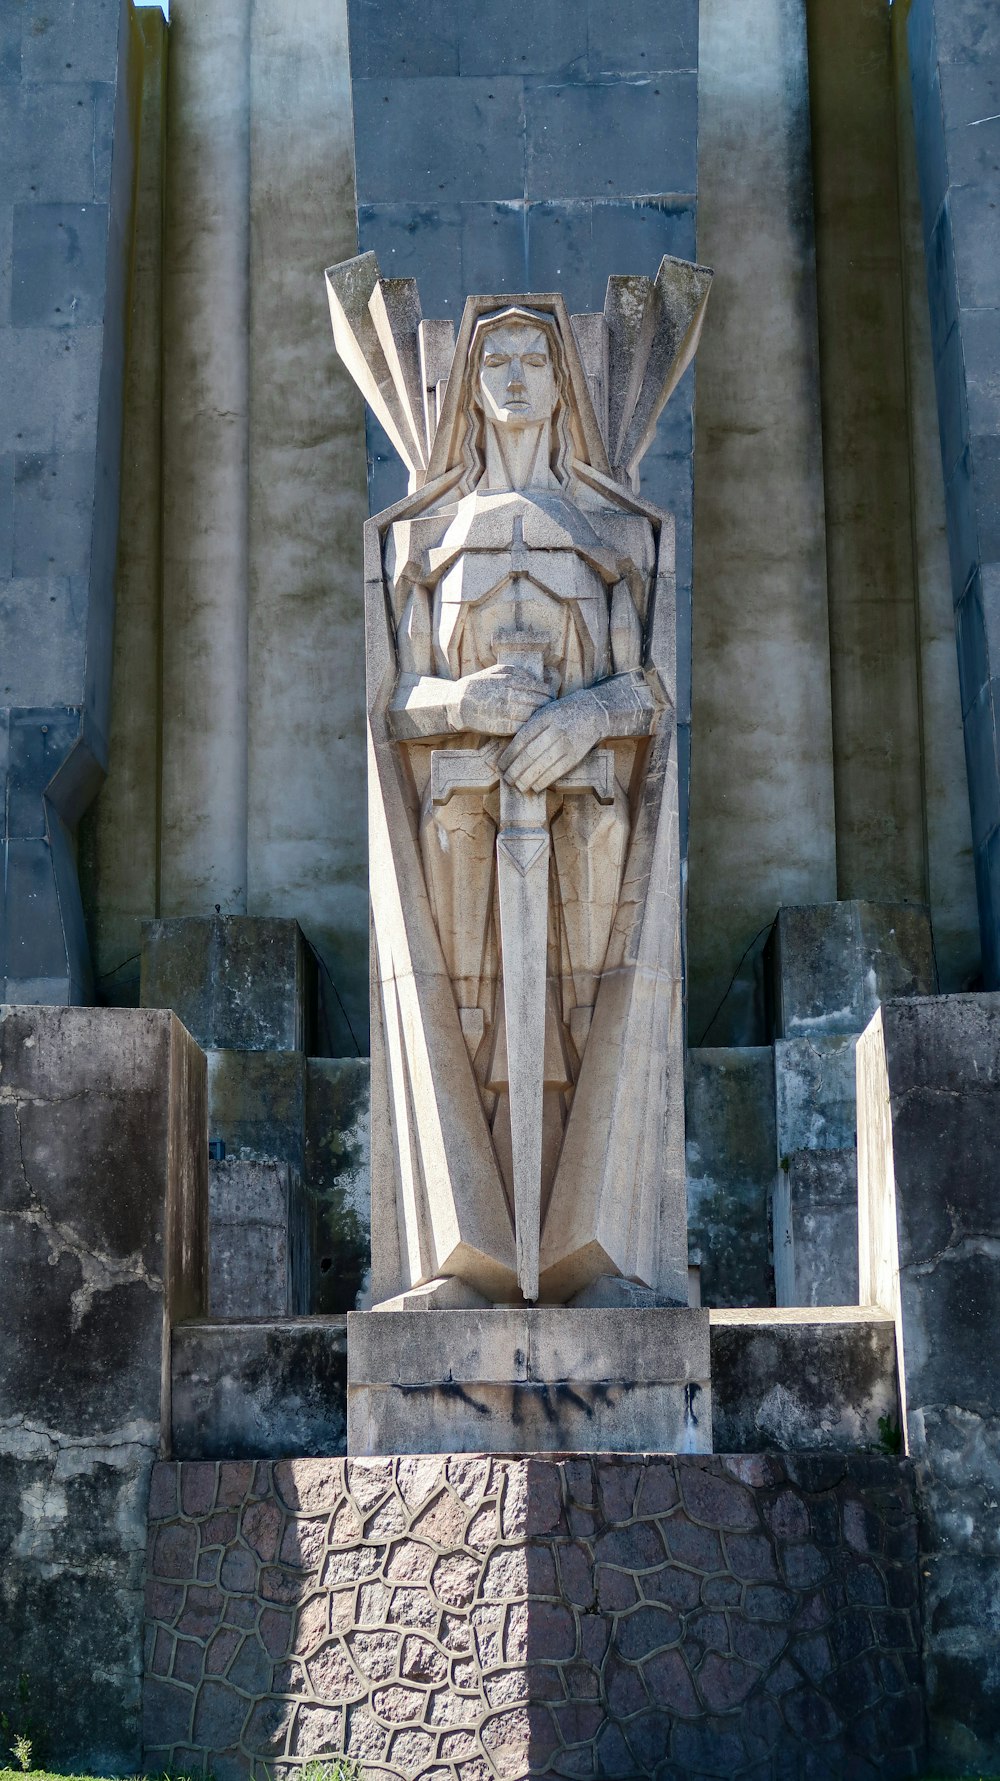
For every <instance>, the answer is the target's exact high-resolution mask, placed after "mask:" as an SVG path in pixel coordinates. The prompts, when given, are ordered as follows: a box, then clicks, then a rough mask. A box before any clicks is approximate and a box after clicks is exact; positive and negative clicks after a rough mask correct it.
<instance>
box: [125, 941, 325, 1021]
mask: <svg viewBox="0 0 1000 1781" xmlns="http://www.w3.org/2000/svg"><path fill="white" fill-rule="evenodd" d="M141 970H142V976H141V988H140V995H141V999H142V1005H143V1007H144V1008H172V1009H173V1010H174V1012H175V1014H177V1015H178V1016H179V1018H180V1019H181V1020H182V1021H183V1022H184V1025H185V1026H186V1027H187V1029H188V1031H189V1032H190V1033H193V1034H194V1037H195V1038H196V1039H197V1041H198V1043H199V1045H202V1046H204V1048H205V1050H206V1051H209V1050H214V1049H218V1050H224V1051H308V1050H309V1048H310V1039H311V1029H312V1026H313V1023H314V1010H315V1003H316V982H315V978H316V972H315V967H314V963H313V958H312V954H311V953H310V952H309V951H308V949H307V947H306V944H305V939H304V937H303V934H302V930H301V928H300V927H299V924H298V922H296V921H287V920H283V919H280V918H278V917H275V916H251V915H217V916H208V917H203V916H193V915H191V916H178V917H175V918H174V919H173V920H170V921H151V922H147V924H146V926H145V928H144V929H143V936H142V967H141Z"/></svg>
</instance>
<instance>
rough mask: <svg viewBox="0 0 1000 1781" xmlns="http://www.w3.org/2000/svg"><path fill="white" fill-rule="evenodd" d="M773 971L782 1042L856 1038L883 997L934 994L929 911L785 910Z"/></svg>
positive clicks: (834, 906)
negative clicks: (825, 1036) (833, 1035)
mask: <svg viewBox="0 0 1000 1781" xmlns="http://www.w3.org/2000/svg"><path fill="white" fill-rule="evenodd" d="M771 968H772V980H773V997H774V1021H775V1030H776V1033H777V1035H778V1037H779V1038H782V1039H794V1038H801V1037H806V1036H808V1037H817V1036H819V1035H820V1034H831V1033H860V1032H861V1030H862V1028H863V1027H864V1026H865V1025H866V1024H867V1022H868V1021H869V1020H870V1019H871V1017H872V1015H873V1014H874V1012H875V1009H876V1007H877V1006H878V1004H879V1002H880V1001H884V1000H885V999H886V997H888V996H912V995H928V994H931V993H932V992H933V991H934V989H935V987H936V979H935V971H934V955H933V950H932V946H931V932H930V923H929V921H928V919H927V911H926V910H925V909H921V908H920V907H918V906H916V905H914V904H910V903H871V902H867V903H866V902H857V901H856V902H841V903H818V904H815V905H812V906H806V907H803V908H798V909H795V908H783V909H781V910H779V912H778V919H777V921H776V923H775V927H774V933H773V936H772V941H771Z"/></svg>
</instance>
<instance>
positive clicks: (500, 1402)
mask: <svg viewBox="0 0 1000 1781" xmlns="http://www.w3.org/2000/svg"><path fill="white" fill-rule="evenodd" d="M347 1330H348V1362H347V1380H348V1384H347V1445H348V1450H349V1451H350V1452H351V1453H354V1454H363V1453H364V1454H376V1453H409V1452H415V1451H420V1452H435V1453H454V1452H462V1451H468V1452H479V1451H482V1450H483V1449H484V1448H486V1449H488V1450H489V1451H490V1452H491V1453H539V1452H566V1451H570V1450H575V1449H577V1448H581V1449H584V1450H601V1451H619V1452H629V1453H634V1452H640V1451H642V1450H643V1449H648V1448H660V1449H666V1450H668V1451H671V1452H683V1453H699V1452H705V1453H707V1452H709V1451H710V1450H711V1388H710V1383H709V1324H708V1313H707V1311H700V1310H690V1309H680V1308H678V1309H674V1310H656V1309H641V1310H640V1309H631V1308H629V1309H607V1308H597V1307H589V1306H588V1307H569V1306H536V1307H527V1308H520V1309H513V1308H511V1309H506V1308H497V1309H490V1310H452V1311H358V1312H354V1313H351V1314H350V1315H349V1316H348V1320H347Z"/></svg>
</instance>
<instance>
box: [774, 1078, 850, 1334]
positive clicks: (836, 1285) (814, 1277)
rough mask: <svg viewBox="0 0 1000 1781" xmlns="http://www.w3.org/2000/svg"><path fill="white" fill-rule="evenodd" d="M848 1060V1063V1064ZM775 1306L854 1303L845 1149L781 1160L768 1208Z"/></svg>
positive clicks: (801, 1152)
mask: <svg viewBox="0 0 1000 1781" xmlns="http://www.w3.org/2000/svg"><path fill="white" fill-rule="evenodd" d="M852 1061H853V1059H852ZM773 1233H774V1291H775V1298H776V1300H777V1302H778V1304H779V1305H780V1306H788V1305H856V1304H857V1303H858V1170H857V1157H856V1154H855V1151H854V1148H853V1146H852V1148H851V1149H850V1150H793V1151H792V1152H791V1154H790V1155H789V1154H786V1155H784V1156H783V1157H782V1158H781V1165H780V1168H779V1170H778V1173H777V1175H776V1177H775V1189H774V1205H773Z"/></svg>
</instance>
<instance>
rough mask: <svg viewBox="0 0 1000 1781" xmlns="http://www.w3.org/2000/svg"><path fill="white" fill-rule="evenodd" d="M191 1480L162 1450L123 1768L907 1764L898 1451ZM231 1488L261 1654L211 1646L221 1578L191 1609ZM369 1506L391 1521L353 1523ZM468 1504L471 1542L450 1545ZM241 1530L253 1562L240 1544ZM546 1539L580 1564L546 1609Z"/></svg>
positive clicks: (560, 1564) (478, 1780)
mask: <svg viewBox="0 0 1000 1781" xmlns="http://www.w3.org/2000/svg"><path fill="white" fill-rule="evenodd" d="M415 1468H419V1469H420V1470H419V1485H417V1473H416V1470H415ZM189 1470H191V1468H189V1467H188V1466H186V1465H183V1464H182V1465H174V1464H167V1463H164V1464H162V1465H161V1466H160V1467H158V1468H157V1472H156V1475H155V1478H154V1490H155V1500H156V1502H157V1504H158V1505H159V1506H160V1507H161V1509H162V1515H160V1516H158V1517H157V1518H156V1519H155V1520H154V1521H153V1522H152V1524H151V1528H150V1547H149V1574H150V1604H151V1605H150V1615H149V1626H148V1634H149V1637H148V1640H147V1649H148V1650H149V1652H150V1653H151V1656H150V1658H149V1661H148V1663H147V1670H146V1678H147V1679H146V1700H145V1709H146V1711H145V1720H146V1723H145V1736H146V1753H147V1760H148V1758H149V1756H150V1754H151V1752H153V1751H156V1752H157V1753H158V1760H160V1759H162V1760H163V1761H164V1762H165V1763H169V1765H170V1766H171V1767H176V1764H177V1762H178V1761H179V1760H180V1757H181V1754H182V1752H183V1755H184V1759H185V1761H186V1762H187V1763H188V1766H189V1768H191V1769H200V1768H201V1767H205V1768H206V1769H208V1770H210V1771H211V1772H213V1773H218V1772H219V1768H220V1758H221V1759H222V1762H223V1763H224V1765H225V1772H226V1773H227V1774H228V1773H231V1774H233V1775H234V1777H240V1776H248V1775H249V1774H250V1773H251V1772H252V1769H253V1765H254V1764H260V1763H261V1762H263V1761H268V1762H270V1761H273V1760H274V1759H277V1760H278V1761H280V1762H281V1765H282V1771H283V1772H284V1773H286V1774H290V1775H292V1776H294V1774H295V1772H296V1770H297V1769H299V1768H301V1767H302V1766H303V1764H304V1763H305V1762H306V1761H307V1760H308V1759H309V1758H310V1757H311V1756H321V1757H322V1756H332V1755H334V1754H335V1753H339V1752H340V1751H342V1750H343V1749H345V1748H346V1749H347V1750H348V1752H349V1753H350V1754H351V1755H353V1756H355V1757H356V1758H357V1759H359V1760H360V1761H361V1762H362V1763H364V1764H373V1763H377V1764H378V1770H377V1772H378V1773H379V1774H381V1775H384V1776H385V1777H386V1781H416V1778H417V1777H418V1776H419V1777H421V1778H422V1781H431V1777H433V1778H434V1781H496V1777H500V1778H501V1781H502V1778H503V1777H506V1778H507V1781H518V1778H519V1777H521V1776H525V1775H527V1774H529V1773H532V1774H536V1773H537V1774H543V1773H544V1774H551V1775H555V1776H563V1777H570V1778H572V1777H581V1778H583V1781H587V1778H589V1777H592V1776H594V1775H595V1773H598V1774H605V1775H608V1776H609V1777H612V1776H620V1777H626V1776H627V1777H636V1778H638V1777H640V1776H648V1777H653V1776H656V1777H658V1778H659V1777H662V1776H663V1775H665V1774H668V1775H671V1776H673V1775H675V1774H676V1775H677V1776H681V1775H684V1776H688V1775H693V1774H699V1775H700V1774H702V1773H713V1772H718V1767H719V1763H720V1761H721V1758H722V1755H724V1756H725V1772H726V1773H727V1774H731V1775H733V1776H734V1777H739V1778H741V1781H743V1778H745V1781H760V1778H762V1777H764V1776H768V1777H774V1778H777V1777H785V1776H789V1777H790V1776H793V1775H794V1776H798V1775H800V1774H801V1775H809V1774H812V1773H813V1772H814V1771H813V1768H812V1766H811V1763H812V1758H813V1754H814V1750H815V1745H816V1740H817V1737H821V1738H822V1740H824V1741H825V1743H826V1748H827V1749H828V1750H829V1751H832V1752H834V1753H835V1754H833V1755H831V1759H830V1760H831V1763H832V1764H833V1765H834V1767H833V1768H831V1769H830V1770H829V1773H830V1774H831V1775H832V1774H836V1775H837V1777H838V1781H839V1776H841V1775H844V1776H846V1775H851V1776H854V1775H859V1776H860V1775H866V1776H867V1775H868V1774H869V1773H871V1774H873V1775H874V1774H875V1773H879V1774H883V1773H890V1772H891V1773H897V1772H898V1773H900V1774H916V1773H917V1772H918V1771H919V1767H920V1761H921V1756H922V1744H923V1719H922V1708H921V1695H920V1688H919V1683H920V1662H919V1654H918V1633H917V1627H916V1617H915V1614H914V1612H913V1605H914V1604H915V1601H916V1587H917V1574H916V1545H915V1539H914V1537H913V1536H914V1516H913V1504H912V1484H911V1479H910V1474H909V1469H908V1467H907V1466H906V1464H905V1462H900V1461H898V1460H896V1461H889V1460H885V1459H878V1458H872V1457H868V1456H860V1455H855V1456H851V1457H847V1456H827V1457H826V1458H824V1457H823V1456H814V1457H813V1458H812V1459H811V1460H810V1459H809V1458H808V1457H807V1456H804V1455H803V1456H802V1457H801V1458H800V1459H797V1460H794V1461H793V1460H786V1459H783V1458H781V1457H780V1456H777V1455H772V1456H769V1457H767V1458H764V1457H760V1458H757V1457H753V1456H750V1457H747V1458H728V1459H726V1458H718V1457H716V1458H705V1459H698V1458H693V1457H682V1456H678V1457H676V1458H673V1457H670V1456H667V1455H663V1454H645V1455H642V1456H638V1457H636V1458H634V1459H633V1458H629V1459H625V1458H621V1457H619V1456H617V1455H601V1456H595V1455H593V1454H589V1453H578V1454H576V1455H574V1456H573V1458H572V1459H565V1458H562V1459H560V1458H557V1457H551V1458H549V1457H545V1458H539V1459H524V1458H513V1457H508V1458H503V1459H493V1460H491V1459H490V1458H489V1457H488V1456H471V1455H470V1456H463V1457H462V1458H456V1457H451V1458H449V1457H448V1456H446V1455H443V1454H442V1455H440V1456H438V1457H436V1458H431V1457H424V1458H422V1459H420V1460H412V1459H400V1458H397V1459H393V1460H364V1459H357V1460H349V1461H347V1462H346V1465H343V1464H341V1463H336V1464H334V1463H332V1462H330V1461H322V1460H305V1459H304V1460H299V1461H292V1462H288V1463H284V1464H282V1465H279V1466H266V1467H263V1468H258V1472H257V1479H256V1484H255V1490H256V1492H257V1493H259V1494H257V1495H255V1496H254V1497H253V1498H251V1497H250V1496H249V1479H248V1475H247V1474H246V1473H245V1472H243V1473H241V1474H240V1475H239V1476H238V1477H237V1476H234V1474H236V1472H237V1468H235V1467H233V1466H227V1465H225V1464H223V1465H221V1466H218V1467H211V1468H198V1490H199V1493H201V1492H202V1489H203V1482H204V1481H205V1480H207V1481H208V1483H209V1485H210V1489H209V1490H208V1492H207V1493H205V1494H202V1495H200V1498H199V1500H200V1501H201V1502H202V1503H203V1507H201V1508H200V1509H199V1510H198V1511H196V1512H189V1514H188V1515H187V1516H186V1517H185V1518H183V1519H180V1518H178V1515H177V1502H178V1494H180V1500H181V1501H182V1502H183V1501H185V1500H186V1493H185V1489H184V1481H185V1477H186V1475H187V1473H188V1472H189ZM178 1474H179V1475H180V1486H181V1487H180V1493H178V1488H177V1475H178ZM470 1486H471V1487H472V1495H471V1497H470V1495H469V1487H470ZM415 1487H416V1488H415ZM241 1488H242V1489H243V1490H244V1492H245V1493H247V1494H246V1499H245V1502H244V1504H243V1505H242V1514H241V1525H242V1530H243V1532H242V1539H240V1538H239V1537H238V1536H237V1535H236V1533H235V1530H234V1531H233V1532H232V1533H231V1534H230V1536H229V1542H230V1543H229V1544H228V1545H227V1547H226V1549H225V1551H226V1559H227V1560H230V1559H232V1558H233V1557H235V1556H236V1554H237V1553H239V1554H241V1555H242V1556H243V1557H245V1558H246V1559H247V1560H248V1561H249V1564H250V1568H251V1570H252V1572H253V1581H252V1582H251V1584H250V1586H249V1604H250V1605H251V1606H252V1608H253V1610H254V1611H255V1612H259V1613H260V1616H261V1618H260V1626H261V1637H262V1638H263V1639H264V1645H265V1647H266V1648H267V1651H268V1654H269V1658H268V1661H267V1662H265V1661H264V1660H263V1654H262V1651H261V1646H260V1643H259V1642H258V1640H257V1639H256V1638H255V1637H254V1636H253V1634H252V1633H248V1634H247V1635H246V1638H245V1642H244V1643H242V1644H240V1643H238V1642H234V1641H233V1640H232V1639H231V1638H229V1640H228V1642H226V1643H222V1642H221V1641H222V1640H223V1639H225V1638H227V1631H228V1629H230V1628H231V1629H232V1632H233V1633H235V1634H236V1640H237V1641H239V1640H240V1639H242V1638H243V1634H242V1633H240V1632H239V1631H238V1628H239V1627H240V1626H242V1625H243V1624H244V1622H243V1621H242V1620H240V1621H238V1622H235V1623H234V1612H233V1611H234V1608H237V1607H238V1608H240V1609H242V1607H243V1606H244V1605H245V1603H246V1602H247V1600H248V1598H247V1597H246V1596H245V1595H243V1594H241V1595H240V1596H239V1597H233V1596H232V1595H227V1594H226V1593H225V1585H224V1586H223V1591H222V1592H219V1593H217V1594H216V1596H215V1597H214V1598H213V1599H212V1601H211V1602H209V1601H208V1600H207V1598H206V1597H205V1595H204V1592H202V1593H200V1594H199V1592H198V1586H197V1584H196V1581H195V1578H196V1567H197V1552H198V1550H199V1549H201V1548H204V1547H205V1546H206V1543H207V1542H214V1541H215V1540H216V1539H217V1529H218V1515H219V1508H220V1505H222V1504H223V1503H224V1502H225V1503H230V1502H233V1501H238V1498H239V1492H240V1489H241ZM509 1504H515V1505H517V1508H516V1513H515V1515H514V1517H513V1519H512V1520H511V1521H510V1523H509V1525H508V1523H507V1505H509ZM375 1505H381V1507H380V1508H379V1510H378V1513H379V1514H380V1515H383V1514H385V1513H387V1512H388V1511H390V1510H391V1511H392V1515H391V1516H390V1518H389V1520H388V1521H387V1522H386V1524H385V1527H384V1529H376V1528H375V1527H374V1526H370V1527H369V1528H366V1531H365V1532H364V1534H362V1533H361V1532H360V1517H361V1516H362V1515H366V1514H369V1513H370V1512H371V1510H372V1509H373V1508H374V1507H375ZM477 1505H478V1507H477ZM484 1513H488V1514H490V1515H491V1517H492V1525H493V1529H494V1533H493V1538H492V1540H491V1541H490V1542H489V1543H488V1544H486V1545H484V1546H482V1547H479V1546H473V1545H472V1544H471V1541H470V1535H471V1530H472V1525H473V1519H474V1518H475V1516H476V1515H482V1514H484ZM581 1513H586V1514H587V1515H588V1516H589V1517H590V1523H589V1529H588V1532H587V1533H586V1534H583V1533H581V1531H580V1529H579V1528H578V1527H574V1522H575V1520H577V1518H578V1517H579V1516H580V1514H581ZM345 1517H347V1518H348V1520H350V1522H351V1527H352V1531H351V1532H349V1533H348V1534H347V1539H348V1541H349V1543H347V1544H345V1543H344V1534H345V1530H346V1528H347V1521H345ZM265 1520H266V1525H267V1532H268V1546H267V1554H269V1553H270V1552H271V1551H272V1548H273V1546H274V1542H275V1540H277V1541H278V1542H279V1565H278V1567H277V1569H276V1568H275V1566H274V1565H273V1564H271V1563H270V1562H269V1559H268V1557H267V1554H263V1555H262V1553H261V1551H260V1538H259V1533H260V1528H261V1526H263V1524H264V1522H265ZM501 1521H503V1522H504V1534H503V1538H502V1539H500V1538H499V1529H500V1524H501ZM209 1549H210V1550H215V1547H214V1544H213V1545H210V1547H209ZM570 1557H572V1558H573V1559H574V1563H575V1567H576V1569H577V1570H578V1571H579V1573H580V1575H581V1579H582V1578H584V1577H586V1578H589V1580H590V1582H589V1589H583V1590H580V1589H578V1590H576V1591H575V1592H573V1594H572V1595H571V1596H570V1597H569V1598H568V1599H567V1596H566V1592H565V1588H564V1583H565V1578H566V1576H567V1575H568V1574H569V1573H568V1569H567V1560H568V1559H569V1558H570ZM333 1560H336V1562H337V1565H338V1567H339V1569H338V1579H339V1581H338V1586H337V1592H336V1594H335V1595H334V1596H333V1597H332V1598H331V1594H330V1585H329V1583H328V1582H324V1581H323V1578H324V1576H325V1575H326V1573H328V1572H329V1570H330V1566H331V1562H332V1561H333ZM277 1575H285V1576H287V1578H288V1580H289V1583H288V1586H289V1590H291V1588H292V1587H293V1582H294V1590H295V1593H296V1596H297V1599H298V1602H299V1604H300V1605H299V1606H298V1607H297V1609H296V1619H295V1622H294V1625H293V1627H292V1630H291V1634H290V1644H289V1643H288V1642H287V1636H286V1637H285V1638H283V1639H282V1641H281V1642H280V1646H278V1645H274V1644H273V1642H272V1641H270V1640H269V1639H268V1638H265V1637H264V1623H265V1620H266V1619H267V1616H268V1615H269V1614H270V1613H271V1609H270V1608H268V1607H267V1606H266V1604H267V1603H268V1602H269V1601H270V1600H271V1599H273V1595H274V1590H275V1582H274V1579H275V1577H276V1576H277ZM402 1578H405V1581H400V1580H401V1579H402ZM559 1578H562V1579H563V1583H562V1584H560V1582H558V1581H557V1579H559ZM361 1579H365V1580H366V1581H361V1582H360V1587H359V1580H361ZM168 1588H169V1589H174V1590H176V1594H175V1595H174V1596H166V1597H161V1596H158V1595H157V1594H156V1593H155V1592H156V1591H158V1590H163V1589H168ZM366 1591H367V1592H368V1593H367V1594H366ZM702 1598H704V1605H703V1600H702ZM331 1599H332V1601H333V1603H334V1604H335V1606H334V1609H333V1617H332V1619H331ZM887 1601H889V1602H894V1603H896V1604H898V1605H897V1606H896V1607H895V1608H894V1609H892V1610H889V1609H887V1608H886V1607H885V1606H884V1604H885V1603H886V1602H887ZM192 1603H193V1605H194V1611H195V1612H196V1613H197V1614H199V1615H201V1616H202V1617H203V1618H204V1630H202V1631H201V1632H200V1634H199V1640H198V1643H197V1644H196V1643H195V1642H194V1641H193V1640H188V1641H187V1642H186V1645H185V1652H186V1653H187V1651H188V1650H190V1653H191V1656H192V1660H193V1661H192V1667H191V1669H190V1670H188V1669H187V1668H186V1667H185V1668H184V1669H183V1674H182V1673H181V1671H179V1669H178V1663H177V1658H176V1656H175V1657H174V1660H173V1670H172V1674H168V1672H167V1670H166V1668H165V1665H164V1662H163V1661H162V1660H161V1657H160V1656H159V1655H158V1654H160V1653H167V1652H168V1651H170V1650H172V1649H173V1642H174V1641H175V1640H176V1639H177V1635H178V1633H179V1631H180V1629H181V1628H182V1626H183V1625H184V1623H185V1619H186V1617H187V1616H189V1615H190V1614H191V1612H192ZM336 1604H342V1611H341V1607H340V1606H337V1605H336ZM209 1620H211V1622H212V1625H209V1624H208V1622H209ZM213 1626H214V1627H216V1628H218V1630H216V1631H214V1632H213V1630H212V1628H213ZM182 1638H183V1635H182ZM205 1640H207V1641H208V1643H207V1653H208V1655H207V1656H205V1651H206V1647H205V1645H204V1644H203V1643H202V1641H205ZM179 1648H180V1641H178V1649H179ZM272 1649H273V1651H274V1655H273V1656H271V1655H270V1654H271V1652H272ZM187 1663H188V1657H187V1655H185V1658H184V1665H185V1666H186V1665H187ZM199 1663H200V1664H201V1665H202V1667H201V1668H199ZM255 1701H256V1704H255V1705H254V1702H255ZM776 1701H780V1702H781V1706H780V1708H779V1707H778V1706H776V1705H775V1702H776ZM192 1713H193V1735H192ZM342 1715H343V1717H342ZM595 1741H596V1746H597V1750H598V1752H599V1753H600V1754H599V1756H598V1762H599V1764H600V1767H595ZM665 1764H666V1765H667V1766H666V1767H665V1766H664V1765H665ZM695 1764H696V1765H697V1766H693V1765H695ZM706 1764H707V1765H708V1767H707V1768H706V1767H705V1765H706ZM890 1764H891V1765H894V1766H892V1767H891V1768H890V1766H889V1765H890ZM373 1772H374V1771H373ZM817 1772H819V1771H817ZM822 1772H823V1773H824V1774H825V1773H827V1771H826V1770H824V1771H822Z"/></svg>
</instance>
